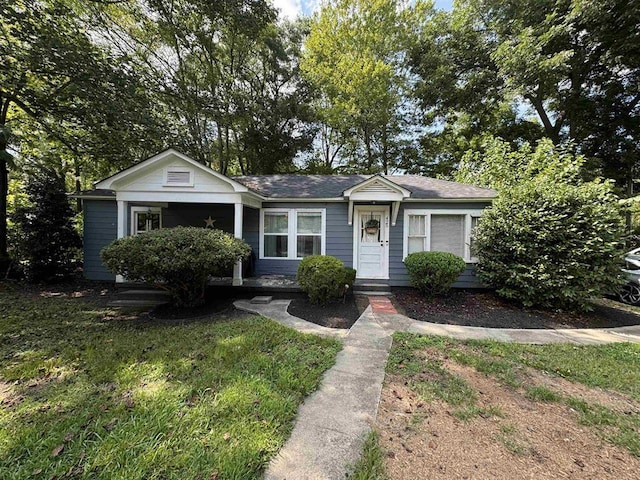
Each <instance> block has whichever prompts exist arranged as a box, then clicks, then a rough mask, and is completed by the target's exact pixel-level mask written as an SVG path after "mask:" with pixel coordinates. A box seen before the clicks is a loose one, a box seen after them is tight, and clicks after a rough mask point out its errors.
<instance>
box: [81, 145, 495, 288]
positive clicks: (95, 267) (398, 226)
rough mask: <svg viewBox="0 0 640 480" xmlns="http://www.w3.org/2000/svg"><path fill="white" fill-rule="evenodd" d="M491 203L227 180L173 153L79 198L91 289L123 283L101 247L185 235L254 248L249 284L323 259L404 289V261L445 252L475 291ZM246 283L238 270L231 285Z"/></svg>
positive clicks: (386, 187) (481, 196)
mask: <svg viewBox="0 0 640 480" xmlns="http://www.w3.org/2000/svg"><path fill="white" fill-rule="evenodd" d="M495 195H496V192H495V191H493V190H489V189H484V188H478V187H474V186H471V185H465V184H460V183H455V182H449V181H444V180H437V179H433V178H426V177H422V176H418V175H257V176H237V177H226V176H224V175H222V174H220V173H218V172H215V171H214V170H212V169H210V168H208V167H206V166H204V165H202V164H200V163H198V162H196V161H194V160H192V159H190V158H189V157H187V156H186V155H183V154H181V153H179V152H177V151H175V150H173V149H170V150H167V151H165V152H162V153H160V154H158V155H156V156H154V157H151V158H149V159H147V160H145V161H143V162H140V163H138V164H137V165H134V166H132V167H130V168H127V169H125V170H123V171H121V172H119V173H117V174H115V175H113V176H111V177H109V178H106V179H104V180H101V181H99V182H97V183H96V185H95V189H94V190H92V191H88V192H84V193H83V194H81V195H80V197H81V198H82V201H83V206H84V207H83V208H84V272H85V275H86V277H87V278H89V279H93V280H114V279H115V280H116V281H121V280H122V279H120V278H118V279H116V278H115V276H114V275H113V274H111V273H110V272H109V271H108V270H107V269H106V268H105V267H104V265H103V264H102V262H101V260H100V250H101V249H102V248H103V247H104V246H106V245H107V244H109V243H110V242H111V241H113V240H115V239H116V238H120V237H123V236H125V235H137V234H140V233H142V232H147V231H149V230H153V229H156V228H161V227H174V226H178V225H184V226H201V227H215V228H219V229H222V230H225V231H227V232H230V233H232V234H234V235H235V236H236V237H238V238H243V239H244V240H245V241H246V242H247V243H249V245H251V247H252V248H253V258H252V261H251V264H252V270H253V272H252V274H253V275H268V274H272V275H273V274H279V275H295V273H296V270H297V267H298V263H299V261H300V259H301V258H302V257H304V256H307V255H312V254H327V255H334V256H336V257H338V258H339V259H340V260H342V261H343V262H344V264H345V265H346V266H353V268H355V269H356V270H357V277H358V278H359V279H370V280H376V281H379V282H383V283H387V284H389V285H391V286H406V285H409V279H408V275H407V271H406V269H405V267H404V264H403V263H402V260H403V259H404V258H405V257H406V256H407V255H408V254H409V253H412V252H416V251H423V250H439V251H447V252H452V253H455V254H457V255H460V256H461V257H463V258H464V259H465V260H466V261H467V263H468V268H467V270H466V271H465V272H464V273H463V274H462V275H461V276H460V278H459V279H458V282H457V283H456V284H455V286H458V287H474V286H479V284H478V282H477V280H476V278H475V275H474V267H473V264H474V262H475V261H476V259H475V258H474V257H473V254H472V248H471V243H472V238H471V232H472V230H473V227H474V225H475V224H476V222H477V221H478V218H479V217H480V216H481V215H482V211H483V209H484V208H486V207H487V206H488V205H490V204H491V201H492V199H493V198H494V197H495ZM167 261H171V259H170V258H168V259H167ZM245 267H246V266H245ZM246 270H247V269H246V268H245V269H244V271H245V272H246ZM242 281H243V268H242V265H237V266H236V268H235V269H234V273H233V284H234V285H241V284H242Z"/></svg>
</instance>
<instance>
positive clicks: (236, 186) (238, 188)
mask: <svg viewBox="0 0 640 480" xmlns="http://www.w3.org/2000/svg"><path fill="white" fill-rule="evenodd" d="M169 156H175V157H178V158H179V159H180V160H183V161H185V162H187V163H189V164H190V165H191V166H192V167H193V168H196V169H199V170H201V171H202V172H204V173H206V174H208V175H211V176H213V177H215V178H217V179H218V180H222V181H224V182H226V183H228V184H229V185H231V186H232V187H233V190H234V192H237V193H247V192H251V191H250V190H249V188H248V187H246V186H245V185H242V184H241V183H239V182H236V181H235V180H232V179H231V178H229V177H227V176H225V175H223V174H221V173H218V172H216V171H215V170H212V169H211V168H209V167H207V166H206V165H202V164H201V163H199V162H196V161H195V160H193V159H192V158H190V157H188V156H187V155H184V154H183V153H180V152H178V151H177V150H174V149H173V148H170V149H168V150H165V151H164V152H161V153H159V154H157V155H154V156H153V157H151V158H147V159H146V160H143V161H142V162H140V163H138V164H136V165H133V166H132V167H129V168H127V169H125V170H123V171H121V172H119V173H116V174H115V175H112V176H111V177H108V178H105V179H104V180H101V181H99V182H97V183H96V184H95V188H96V189H104V190H114V188H113V184H114V183H116V182H118V181H120V180H122V179H123V178H126V177H128V176H129V175H133V174H134V173H136V172H139V171H140V170H144V169H147V168H149V167H151V166H152V165H153V164H155V163H157V162H160V161H162V160H164V159H166V158H167V157H169ZM251 193H254V192H251ZM254 195H256V196H258V197H260V198H262V197H261V196H260V195H258V194H255V193H254Z"/></svg>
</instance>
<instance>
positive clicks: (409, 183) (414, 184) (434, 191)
mask: <svg viewBox="0 0 640 480" xmlns="http://www.w3.org/2000/svg"><path fill="white" fill-rule="evenodd" d="M371 176H372V175H245V176H238V177H232V178H233V180H235V181H236V182H239V183H242V184H243V185H245V186H246V187H248V188H250V189H251V190H254V191H256V192H257V193H259V194H261V195H263V196H265V197H270V198H336V197H342V193H343V192H344V191H345V190H347V189H349V188H351V187H353V186H354V185H357V184H358V183H361V182H363V181H364V180H366V179H368V178H370V177H371ZM382 176H383V177H384V178H386V179H388V180H390V181H392V182H394V183H395V184H397V185H399V186H401V187H403V188H406V189H407V190H409V191H411V198H424V199H437V198H442V199H461V200H463V199H466V198H469V199H485V198H486V199H487V200H489V199H492V198H493V197H495V196H496V191H495V190H491V189H488V188H480V187H476V186H473V185H467V184H464V183H457V182H450V181H447V180H439V179H436V178H428V177H423V176H420V175H382Z"/></svg>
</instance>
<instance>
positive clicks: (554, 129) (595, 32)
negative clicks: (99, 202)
mask: <svg viewBox="0 0 640 480" xmlns="http://www.w3.org/2000/svg"><path fill="white" fill-rule="evenodd" d="M639 32H640V8H639V6H638V4H637V0H620V1H617V2H607V1H605V0H540V1H537V2H531V1H527V0H459V1H456V2H455V5H454V7H453V9H452V10H451V11H438V10H436V9H435V8H434V6H433V3H432V2H430V1H428V0H418V1H408V0H367V1H365V0H326V1H324V2H322V3H321V4H320V6H319V8H318V10H317V11H316V12H315V13H314V14H313V15H312V16H311V17H310V18H299V19H297V20H296V21H293V22H292V21H285V20H282V19H280V18H278V14H277V10H275V8H274V6H273V4H272V2H271V1H270V0H242V1H238V0H218V1H215V2H213V1H209V0H122V1H116V2H114V1H108V0H87V1H80V0H15V1H13V2H8V3H7V2H4V3H2V5H0V58H1V59H2V62H0V258H5V257H6V253H7V245H6V216H7V215H6V211H7V203H6V198H7V189H8V180H9V177H8V175H9V169H11V175H12V176H13V177H15V178H16V179H20V182H18V183H15V184H16V185H18V184H24V183H25V182H24V180H25V178H24V177H25V176H26V175H27V174H26V173H25V172H26V171H27V170H28V169H26V168H25V167H28V166H33V165H40V164H42V165H47V166H48V167H51V168H54V169H56V170H57V171H58V172H59V173H61V174H65V175H66V179H67V188H69V189H76V190H80V189H81V188H85V187H87V186H90V185H91V183H92V181H95V180H96V179H99V178H100V177H103V176H106V175H108V174H110V173H112V172H114V171H116V170H118V169H120V168H123V167H125V166H128V165H131V164H133V163H135V162H137V161H139V160H141V159H143V158H145V157H148V156H150V155H152V154H154V153H157V152H158V151H160V150H162V149H163V148H166V147H169V146H173V147H176V148H178V149H179V150H181V151H183V152H184V153H185V154H187V155H189V156H191V157H192V158H194V159H196V160H197V161H199V162H201V163H203V164H206V165H209V166H211V167H212V168H214V169H216V170H218V171H220V172H222V173H225V174H267V173H290V172H309V173H377V172H386V173H395V172H409V173H422V174H428V175H433V176H443V177H447V178H454V177H456V175H457V174H458V170H459V169H460V162H461V161H462V159H463V158H465V162H464V165H463V170H462V173H460V174H459V175H464V174H465V170H464V168H468V166H469V161H470V159H471V158H473V159H474V160H473V161H474V162H475V164H476V165H480V164H481V163H483V162H485V161H488V162H489V163H490V161H489V160H486V159H485V156H486V155H487V152H488V150H487V146H489V145H491V142H492V141H493V140H491V139H492V138H499V139H501V140H503V141H504V142H507V144H508V147H509V149H510V150H511V151H512V152H515V151H519V149H520V148H525V149H526V148H532V147H524V145H527V144H528V145H536V144H537V142H539V141H540V140H542V139H543V138H547V139H549V141H550V142H551V144H553V145H554V146H562V148H564V149H565V150H566V151H567V152H571V153H576V154H579V155H582V156H583V157H584V158H585V163H584V165H583V167H582V175H583V176H585V178H586V177H591V178H595V177H598V176H600V177H605V178H610V179H613V180H615V182H616V185H617V192H618V193H623V194H624V195H626V196H631V195H633V194H634V191H633V182H634V179H635V178H636V176H637V169H638V163H639V159H640V158H639V157H640V150H639V149H640V138H639V137H640V90H639V88H640V87H639V85H640V49H638V47H637V45H638V41H639V40H640V38H639V35H640V33H639ZM544 145H547V144H546V143H544ZM469 151H472V152H475V153H474V154H469V153H467V152H469ZM465 155H466V156H465ZM470 155H473V156H472V157H471V156H470ZM508 164H509V158H505V165H508ZM503 168H504V165H503Z"/></svg>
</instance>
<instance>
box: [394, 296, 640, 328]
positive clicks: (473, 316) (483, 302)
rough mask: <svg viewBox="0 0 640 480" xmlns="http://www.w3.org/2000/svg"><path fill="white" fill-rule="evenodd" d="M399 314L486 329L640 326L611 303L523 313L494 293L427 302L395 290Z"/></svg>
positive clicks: (639, 316) (629, 311) (635, 311)
mask: <svg viewBox="0 0 640 480" xmlns="http://www.w3.org/2000/svg"><path fill="white" fill-rule="evenodd" d="M393 293H394V297H395V300H394V303H395V305H396V308H397V309H398V311H401V312H402V313H404V314H405V315H407V316H408V317H410V318H413V319H415V320H420V321H423V322H432V323H441V324H449V325H466V326H473V327H489V328H546V329H555V328H614V327H623V326H628V325H639V324H640V309H639V308H635V307H629V306H627V305H623V304H620V303H618V302H615V301H613V300H610V299H602V300H598V301H594V303H593V307H594V310H593V311H592V312H586V313H568V312H563V311H547V310H536V309H524V308H521V307H519V306H518V305H515V304H513V303H509V302H507V301H505V300H503V299H501V298H500V297H498V296H497V295H496V294H495V293H494V292H488V291H472V290H453V291H451V292H450V293H449V294H448V295H446V296H444V297H436V298H434V299H431V300H430V299H427V298H425V297H424V296H423V295H421V294H420V293H419V292H418V291H416V290H414V289H394V292H393Z"/></svg>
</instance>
